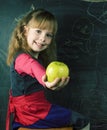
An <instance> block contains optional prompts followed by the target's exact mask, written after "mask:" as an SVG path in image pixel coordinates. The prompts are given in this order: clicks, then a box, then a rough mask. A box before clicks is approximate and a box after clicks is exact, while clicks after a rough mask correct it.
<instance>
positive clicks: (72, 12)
mask: <svg viewBox="0 0 107 130" xmlns="http://www.w3.org/2000/svg"><path fill="white" fill-rule="evenodd" d="M32 5H34V6H35V7H36V8H39V7H42V8H45V9H47V10H49V11H51V12H52V13H54V14H55V15H56V17H57V19H58V23H59V30H58V34H57V38H56V40H57V48H58V58H59V60H60V61H63V62H65V63H66V64H68V66H69V68H70V76H71V80H70V83H69V84H68V85H67V87H66V88H64V89H63V90H61V91H60V92H50V91H46V94H47V98H48V99H49V100H50V101H52V102H54V103H57V104H60V105H63V106H65V107H68V108H72V109H73V110H76V111H78V112H81V113H82V114H84V115H86V116H88V117H89V118H90V120H91V130H107V2H98V3H97V2H85V1H81V0H29V1H28V0H9V1H8V0H1V1H0V130H5V119H6V111H7V103H8V102H7V101H8V91H9V88H10V79H9V68H8V67H7V66H6V55H7V47H8V41H9V37H10V35H11V32H12V29H13V28H14V26H15V24H16V22H17V20H16V19H17V18H20V17H21V16H22V15H23V14H24V13H26V12H27V11H29V10H30V9H31V7H32Z"/></svg>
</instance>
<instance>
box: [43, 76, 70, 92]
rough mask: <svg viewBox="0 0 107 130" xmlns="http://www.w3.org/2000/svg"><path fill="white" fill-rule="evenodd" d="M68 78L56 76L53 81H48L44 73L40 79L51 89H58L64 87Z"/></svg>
mask: <svg viewBox="0 0 107 130" xmlns="http://www.w3.org/2000/svg"><path fill="white" fill-rule="evenodd" d="M69 80H70V77H67V78H64V77H63V78H56V79H55V80H54V81H53V82H48V81H47V77H46V75H44V76H43V77H42V81H43V82H44V84H45V86H46V87H47V88H48V89H51V90H60V89H61V88H63V87H65V86H66V85H67V84H68V82H69Z"/></svg>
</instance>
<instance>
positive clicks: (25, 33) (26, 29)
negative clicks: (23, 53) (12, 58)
mask: <svg viewBox="0 0 107 130" xmlns="http://www.w3.org/2000/svg"><path fill="white" fill-rule="evenodd" d="M27 33H28V27H27V26H24V35H25V36H27Z"/></svg>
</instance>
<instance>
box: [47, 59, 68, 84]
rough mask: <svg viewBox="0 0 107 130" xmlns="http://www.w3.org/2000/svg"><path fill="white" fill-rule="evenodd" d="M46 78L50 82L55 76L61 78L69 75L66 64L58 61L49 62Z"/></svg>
mask: <svg viewBox="0 0 107 130" xmlns="http://www.w3.org/2000/svg"><path fill="white" fill-rule="evenodd" d="M46 75H47V80H48V81H49V82H52V81H54V80H55V78H62V77H68V76H69V68H68V66H67V65H66V64H65V63H63V62H59V61H53V62H51V63H50V64H49V65H48V66H47V68H46Z"/></svg>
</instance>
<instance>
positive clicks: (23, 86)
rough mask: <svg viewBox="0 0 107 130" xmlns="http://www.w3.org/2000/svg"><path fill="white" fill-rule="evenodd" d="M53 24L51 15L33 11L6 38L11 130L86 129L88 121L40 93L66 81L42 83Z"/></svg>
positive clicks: (52, 56)
mask: <svg viewBox="0 0 107 130" xmlns="http://www.w3.org/2000/svg"><path fill="white" fill-rule="evenodd" d="M56 32H57V21H56V18H55V17H54V15H53V14H51V13H50V12H48V11H46V10H44V9H37V10H33V11H31V12H29V13H28V14H26V15H25V16H24V17H23V18H22V19H21V20H20V21H19V22H18V24H17V26H16V28H15V29H14V31H13V33H12V37H11V39H10V44H9V51H8V57H7V64H8V65H10V79H11V89H10V97H9V107H8V114H7V121H6V130H9V115H10V114H11V113H14V118H13V124H12V128H13V130H18V129H19V128H29V129H32V130H34V129H36V128H57V127H59V128H60V127H66V126H73V128H74V129H75V130H89V121H88V119H86V118H85V117H84V116H82V115H80V114H79V113H76V112H74V111H72V110H69V109H66V108H63V107H61V106H58V105H55V104H52V103H50V102H49V101H47V99H46V97H45V94H44V90H45V89H46V88H47V89H51V90H59V89H61V88H62V87H64V86H66V85H67V84H68V82H69V77H67V78H62V79H59V78H56V79H55V80H54V81H53V82H51V83H50V82H48V81H47V80H46V74H45V68H46V66H47V65H48V64H49V63H50V62H51V61H52V60H56V45H55V35H56Z"/></svg>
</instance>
